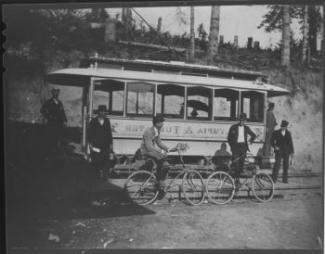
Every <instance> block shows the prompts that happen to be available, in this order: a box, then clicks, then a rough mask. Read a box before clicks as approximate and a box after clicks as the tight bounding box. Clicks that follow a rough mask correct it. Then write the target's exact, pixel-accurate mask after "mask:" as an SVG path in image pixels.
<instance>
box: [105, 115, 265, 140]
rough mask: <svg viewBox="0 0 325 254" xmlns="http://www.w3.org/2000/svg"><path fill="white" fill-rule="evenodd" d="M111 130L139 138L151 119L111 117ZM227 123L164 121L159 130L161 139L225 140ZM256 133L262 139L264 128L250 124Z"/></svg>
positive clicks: (120, 135)
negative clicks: (119, 118)
mask: <svg viewBox="0 0 325 254" xmlns="http://www.w3.org/2000/svg"><path fill="white" fill-rule="evenodd" d="M111 122H112V132H113V136H114V138H141V137H142V134H143V132H144V130H145V129H146V128H147V127H150V126H151V125H152V124H151V121H142V120H118V119H111ZM230 126H231V124H229V123H204V125H202V123H191V125H189V124H188V123H187V124H186V123H181V122H168V121H166V122H165V124H164V127H163V128H162V130H161V137H162V138H163V139H177V140H178V139H179V140H206V141H225V140H227V135H228V130H229V128H230ZM252 130H253V131H254V132H255V133H256V135H257V138H256V141H261V142H262V141H263V138H264V128H263V125H262V126H252Z"/></svg>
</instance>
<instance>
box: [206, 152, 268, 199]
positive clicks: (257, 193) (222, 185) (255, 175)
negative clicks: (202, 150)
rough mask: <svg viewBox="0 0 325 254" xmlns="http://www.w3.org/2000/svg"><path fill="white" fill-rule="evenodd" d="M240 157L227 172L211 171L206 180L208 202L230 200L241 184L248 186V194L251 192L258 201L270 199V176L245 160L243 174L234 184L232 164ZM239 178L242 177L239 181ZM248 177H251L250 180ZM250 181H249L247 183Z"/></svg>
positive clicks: (240, 187)
mask: <svg viewBox="0 0 325 254" xmlns="http://www.w3.org/2000/svg"><path fill="white" fill-rule="evenodd" d="M239 159H240V157H238V158H236V159H235V160H234V161H233V162H232V163H231V165H229V167H228V172H229V173H227V172H225V171H216V172H214V173H212V174H211V175H210V176H209V177H208V179H207V182H206V194H207V197H208V199H209V201H210V202H212V203H214V204H226V203H228V202H230V201H231V200H232V199H233V197H234V195H235V193H236V192H238V191H239V190H241V189H242V186H246V187H247V188H248V194H249V193H250V191H252V192H253V195H254V197H255V198H256V199H257V200H258V201H260V202H268V201H270V200H272V198H273V195H274V183H273V180H272V178H271V177H270V176H269V175H268V174H266V173H264V172H257V171H258V170H257V167H256V166H255V165H254V164H250V163H249V162H248V161H247V160H246V161H245V164H246V165H245V164H244V170H243V172H244V173H243V174H241V175H240V177H239V179H238V181H239V182H238V185H237V186H236V184H235V181H234V178H233V176H234V172H233V171H231V170H230V169H233V167H234V166H233V165H234V163H235V162H236V161H238V160H239ZM240 179H244V181H243V182H240ZM248 179H251V180H250V181H249V180H248ZM249 182H250V183H249Z"/></svg>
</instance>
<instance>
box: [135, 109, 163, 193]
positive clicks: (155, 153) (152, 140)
mask: <svg viewBox="0 0 325 254" xmlns="http://www.w3.org/2000/svg"><path fill="white" fill-rule="evenodd" d="M164 121H165V119H164V117H163V116H161V115H157V116H154V117H153V119H152V123H153V126H152V127H150V128H147V129H146V130H145V131H144V133H143V139H142V143H141V148H140V149H141V154H142V155H143V156H144V157H148V158H152V159H153V160H154V161H155V162H156V163H157V180H158V184H159V186H158V187H159V191H160V193H159V197H160V198H162V196H163V195H164V185H165V178H166V175H167V172H168V163H167V154H166V153H167V152H168V151H169V149H168V147H167V146H166V145H164V144H163V143H162V142H161V140H160V130H161V128H162V127H163V125H164ZM156 145H157V147H156ZM159 148H160V149H162V150H163V151H164V152H162V151H161V150H160V149H159Z"/></svg>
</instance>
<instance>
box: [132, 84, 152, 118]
mask: <svg viewBox="0 0 325 254" xmlns="http://www.w3.org/2000/svg"><path fill="white" fill-rule="evenodd" d="M154 91H155V87H154V85H153V84H149V83H141V82H136V83H128V86H127V111H126V113H127V115H139V116H152V115H153V106H154Z"/></svg>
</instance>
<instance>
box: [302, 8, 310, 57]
mask: <svg viewBox="0 0 325 254" xmlns="http://www.w3.org/2000/svg"><path fill="white" fill-rule="evenodd" d="M302 29H303V33H302V34H303V37H302V57H301V60H302V62H303V63H306V62H308V61H309V57H307V54H308V32H309V24H308V6H307V5H305V8H304V23H303V28H302Z"/></svg>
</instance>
